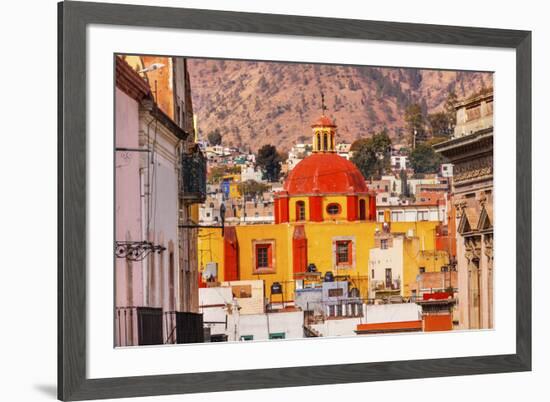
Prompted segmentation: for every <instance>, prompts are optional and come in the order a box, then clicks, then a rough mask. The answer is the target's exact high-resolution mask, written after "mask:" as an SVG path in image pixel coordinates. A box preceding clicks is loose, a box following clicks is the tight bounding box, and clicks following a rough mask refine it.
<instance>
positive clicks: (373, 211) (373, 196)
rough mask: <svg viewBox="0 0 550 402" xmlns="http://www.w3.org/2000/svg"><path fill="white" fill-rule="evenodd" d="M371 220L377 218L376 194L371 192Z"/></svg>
mask: <svg viewBox="0 0 550 402" xmlns="http://www.w3.org/2000/svg"><path fill="white" fill-rule="evenodd" d="M369 220H370V221H375V220H376V194H369Z"/></svg>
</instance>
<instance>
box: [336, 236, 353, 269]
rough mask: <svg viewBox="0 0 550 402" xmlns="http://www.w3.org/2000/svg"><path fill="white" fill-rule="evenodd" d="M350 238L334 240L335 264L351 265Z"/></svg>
mask: <svg viewBox="0 0 550 402" xmlns="http://www.w3.org/2000/svg"><path fill="white" fill-rule="evenodd" d="M351 249H352V247H351V240H339V241H337V242H336V265H351V261H352V259H351V253H352V250H351Z"/></svg>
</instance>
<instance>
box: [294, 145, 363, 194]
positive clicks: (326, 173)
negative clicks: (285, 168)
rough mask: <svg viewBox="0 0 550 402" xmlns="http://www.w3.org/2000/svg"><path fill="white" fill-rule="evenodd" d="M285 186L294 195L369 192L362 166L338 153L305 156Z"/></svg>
mask: <svg viewBox="0 0 550 402" xmlns="http://www.w3.org/2000/svg"><path fill="white" fill-rule="evenodd" d="M284 190H285V191H287V192H288V195H290V196H292V195H306V194H314V193H318V194H366V193H367V192H368V189H367V185H366V184H365V179H364V178H363V175H362V174H361V172H360V171H359V169H357V167H356V166H355V165H354V164H353V163H352V162H350V161H348V160H347V159H345V158H342V157H341V156H339V155H337V154H335V153H314V154H312V155H310V156H308V157H307V158H305V159H303V160H302V161H301V162H300V163H298V164H297V165H296V167H295V168H294V169H292V171H291V172H290V173H289V175H288V177H287V179H286V180H285V183H284Z"/></svg>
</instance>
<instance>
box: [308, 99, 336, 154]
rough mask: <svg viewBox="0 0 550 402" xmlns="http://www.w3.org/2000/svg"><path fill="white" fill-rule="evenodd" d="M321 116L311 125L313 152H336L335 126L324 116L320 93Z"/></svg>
mask: <svg viewBox="0 0 550 402" xmlns="http://www.w3.org/2000/svg"><path fill="white" fill-rule="evenodd" d="M321 102H322V104H321V108H322V112H323V114H322V115H321V117H320V118H319V119H318V120H317V121H316V122H315V123H313V124H312V125H311V128H312V129H313V140H312V145H313V152H336V143H335V138H334V137H335V135H336V125H335V124H334V123H333V122H332V120H331V119H330V118H328V117H327V116H326V115H325V111H326V107H325V95H324V94H323V93H322V92H321Z"/></svg>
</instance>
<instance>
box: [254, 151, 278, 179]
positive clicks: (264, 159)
mask: <svg viewBox="0 0 550 402" xmlns="http://www.w3.org/2000/svg"><path fill="white" fill-rule="evenodd" d="M282 161H283V158H282V156H281V155H280V154H279V152H277V148H275V146H274V145H271V144H266V145H264V146H263V147H261V148H260V149H259V150H258V156H257V157H256V166H259V167H260V169H261V170H262V172H263V178H264V179H266V180H267V181H270V182H275V181H277V180H279V176H280V174H281V162H282Z"/></svg>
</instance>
